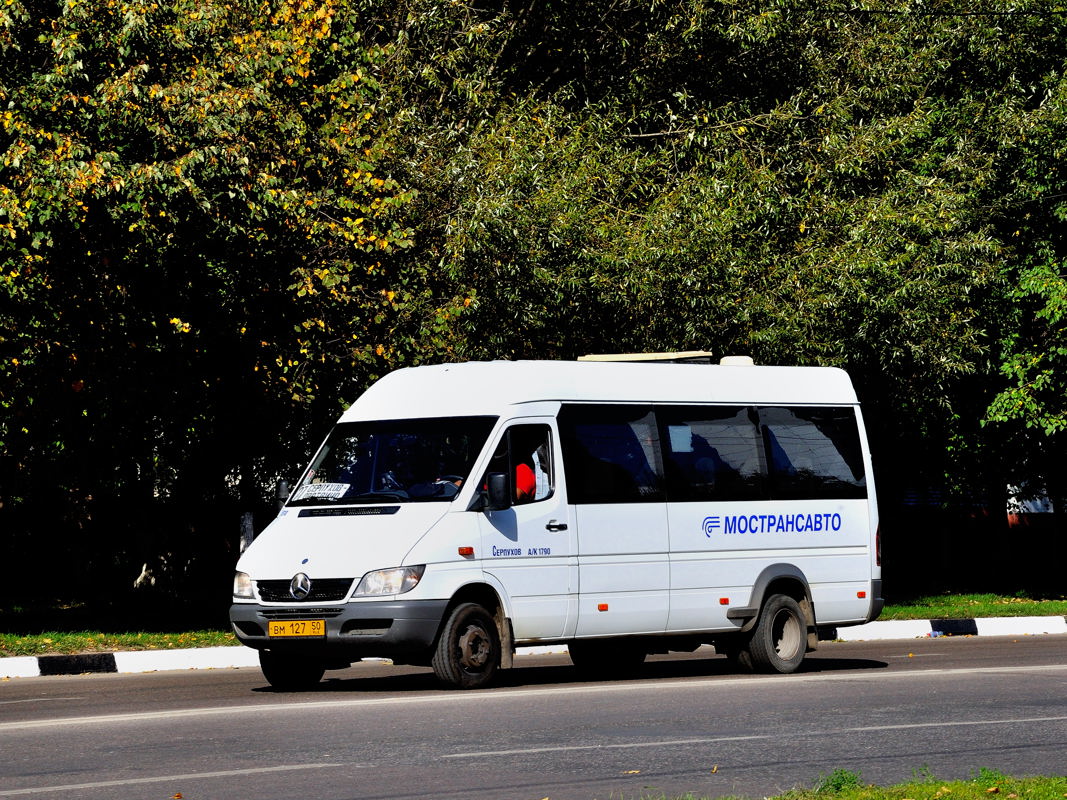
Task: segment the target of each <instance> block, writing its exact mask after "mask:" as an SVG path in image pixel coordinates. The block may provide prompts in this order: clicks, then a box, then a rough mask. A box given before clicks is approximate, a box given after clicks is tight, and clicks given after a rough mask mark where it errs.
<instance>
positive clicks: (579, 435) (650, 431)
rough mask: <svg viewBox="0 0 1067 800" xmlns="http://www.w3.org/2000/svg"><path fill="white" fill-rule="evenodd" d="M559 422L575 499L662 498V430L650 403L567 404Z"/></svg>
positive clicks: (628, 500) (631, 500) (633, 500)
mask: <svg viewBox="0 0 1067 800" xmlns="http://www.w3.org/2000/svg"><path fill="white" fill-rule="evenodd" d="M559 424H560V439H561V445H562V447H563V466H564V469H565V470H566V471H567V492H568V497H569V499H570V502H572V503H639V502H652V501H662V500H663V498H664V495H663V481H662V478H661V475H662V471H661V469H660V468H659V431H658V428H657V426H656V419H655V416H654V414H653V413H652V408H651V407H650V406H629V405H610V406H609V405H593V404H589V405H586V404H568V405H564V406H563V408H562V409H561V411H560V414H559Z"/></svg>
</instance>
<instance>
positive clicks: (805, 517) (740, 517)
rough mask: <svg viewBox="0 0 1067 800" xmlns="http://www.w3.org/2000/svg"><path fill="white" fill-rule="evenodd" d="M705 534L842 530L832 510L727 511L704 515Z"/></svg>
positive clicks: (708, 535) (839, 517) (837, 515)
mask: <svg viewBox="0 0 1067 800" xmlns="http://www.w3.org/2000/svg"><path fill="white" fill-rule="evenodd" d="M703 527H704V535H705V536H707V537H708V538H709V539H710V538H711V535H712V534H713V533H723V534H736V533H823V532H828V531H839V530H841V515H840V514H837V513H831V514H729V515H727V516H723V517H719V516H714V517H704V526H703Z"/></svg>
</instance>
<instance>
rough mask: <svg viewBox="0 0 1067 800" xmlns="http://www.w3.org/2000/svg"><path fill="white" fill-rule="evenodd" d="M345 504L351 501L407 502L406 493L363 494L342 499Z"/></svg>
mask: <svg viewBox="0 0 1067 800" xmlns="http://www.w3.org/2000/svg"><path fill="white" fill-rule="evenodd" d="M343 499H344V500H345V501H346V502H348V501H352V500H407V499H408V493H407V492H364V493H363V494H357V495H353V496H352V497H345V498H343Z"/></svg>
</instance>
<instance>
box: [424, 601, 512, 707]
mask: <svg viewBox="0 0 1067 800" xmlns="http://www.w3.org/2000/svg"><path fill="white" fill-rule="evenodd" d="M431 666H433V671H434V674H435V675H436V676H437V678H438V680H440V681H441V682H442V683H444V684H447V685H448V686H454V687H456V688H457V689H481V688H483V687H485V686H488V685H489V684H490V682H492V680H493V676H494V675H495V674H496V670H497V667H498V666H500V637H499V635H498V634H497V630H496V623H495V622H494V621H493V617H492V616H491V615H490V614H489V612H488V611H486V610H485V609H484V608H482V607H481V606H480V605H478V604H477V603H463V604H462V605H459V606H456V608H455V609H453V610H452V613H451V614H450V615H449V617H448V621H447V622H446V623H445V627H444V628H443V629H442V631H441V637H440V639H438V641H437V648H436V649H435V650H434V654H433V660H432V661H431Z"/></svg>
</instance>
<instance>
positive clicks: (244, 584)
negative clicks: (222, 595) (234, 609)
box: [233, 572, 255, 600]
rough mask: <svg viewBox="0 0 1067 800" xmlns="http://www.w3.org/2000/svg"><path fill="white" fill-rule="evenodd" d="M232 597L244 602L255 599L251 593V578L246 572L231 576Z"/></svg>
mask: <svg viewBox="0 0 1067 800" xmlns="http://www.w3.org/2000/svg"><path fill="white" fill-rule="evenodd" d="M233 596H234V597H240V598H242V599H245V600H251V599H252V598H253V597H255V594H254V593H253V591H252V577H251V576H250V575H249V574H248V573H247V572H235V573H234V575H233Z"/></svg>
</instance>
